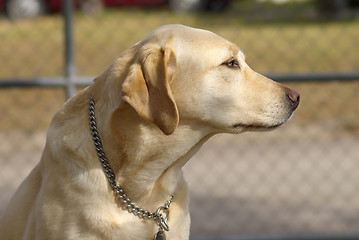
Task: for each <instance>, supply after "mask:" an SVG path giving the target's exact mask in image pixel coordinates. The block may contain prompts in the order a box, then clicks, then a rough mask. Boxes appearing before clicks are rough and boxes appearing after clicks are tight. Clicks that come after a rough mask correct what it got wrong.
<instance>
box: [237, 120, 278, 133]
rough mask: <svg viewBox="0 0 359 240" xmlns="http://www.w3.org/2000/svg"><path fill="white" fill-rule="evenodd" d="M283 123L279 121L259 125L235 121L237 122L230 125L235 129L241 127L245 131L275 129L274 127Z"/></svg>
mask: <svg viewBox="0 0 359 240" xmlns="http://www.w3.org/2000/svg"><path fill="white" fill-rule="evenodd" d="M283 123H284V122H283ZM283 123H279V124H276V125H260V124H243V123H237V124H234V125H233V126H232V127H233V128H235V129H239V128H241V129H244V130H245V131H267V130H272V129H275V128H277V127H279V126H281V125H283Z"/></svg>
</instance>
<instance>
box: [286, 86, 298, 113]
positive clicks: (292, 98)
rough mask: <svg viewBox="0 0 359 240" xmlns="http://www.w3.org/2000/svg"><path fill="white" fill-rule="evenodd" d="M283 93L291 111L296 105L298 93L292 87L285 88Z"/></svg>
mask: <svg viewBox="0 0 359 240" xmlns="http://www.w3.org/2000/svg"><path fill="white" fill-rule="evenodd" d="M284 91H285V93H286V94H287V97H288V98H289V100H290V103H291V106H292V109H293V111H294V110H295V109H296V108H297V107H298V105H299V101H300V94H299V92H297V91H296V90H294V89H290V88H285V89H284Z"/></svg>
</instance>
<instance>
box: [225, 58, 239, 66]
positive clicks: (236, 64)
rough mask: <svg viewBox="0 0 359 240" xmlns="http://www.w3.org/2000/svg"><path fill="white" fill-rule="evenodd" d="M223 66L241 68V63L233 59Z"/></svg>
mask: <svg viewBox="0 0 359 240" xmlns="http://www.w3.org/2000/svg"><path fill="white" fill-rule="evenodd" d="M222 65H225V66H227V67H229V68H239V63H238V61H237V60H236V59H231V60H229V61H226V62H224V63H222Z"/></svg>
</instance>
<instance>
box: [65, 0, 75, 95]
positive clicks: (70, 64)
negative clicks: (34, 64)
mask: <svg viewBox="0 0 359 240" xmlns="http://www.w3.org/2000/svg"><path fill="white" fill-rule="evenodd" d="M73 5H74V3H73V0H64V1H63V13H64V26H65V27H64V36H65V77H66V97H67V98H70V97H71V96H73V95H75V93H76V85H75V83H74V78H75V76H76V66H75V60H74V44H73V34H72V33H73V30H72V24H73V20H72V17H73Z"/></svg>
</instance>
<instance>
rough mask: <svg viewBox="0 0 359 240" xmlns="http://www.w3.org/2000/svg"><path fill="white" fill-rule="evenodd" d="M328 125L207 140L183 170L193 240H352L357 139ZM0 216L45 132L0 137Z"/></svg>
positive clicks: (357, 222)
mask: <svg viewBox="0 0 359 240" xmlns="http://www.w3.org/2000/svg"><path fill="white" fill-rule="evenodd" d="M337 128H338V126H336V125H335V124H334V123H321V124H317V125H313V126H311V127H305V126H300V125H298V124H296V123H294V122H290V123H288V124H287V125H285V126H284V127H282V128H280V129H277V130H275V131H272V132H268V133H245V134H242V135H239V136H233V135H225V134H224V135H219V136H215V137H213V138H212V139H211V140H210V141H209V142H208V143H206V144H205V146H204V147H203V148H202V149H201V150H200V151H199V152H198V154H197V155H195V157H194V158H193V159H191V161H190V162H189V163H188V164H187V165H186V166H185V169H184V172H185V177H186V179H187V181H188V184H189V186H190V193H191V201H190V207H191V216H192V230H191V234H192V235H193V236H199V235H213V234H214V235H251V234H255V235H263V234H264V235H266V234H302V233H305V234H308V233H326V234H328V233H329V234H331V233H333V234H348V233H355V232H359V215H358V212H359V200H358V199H359V192H358V190H357V189H358V188H357V187H358V185H359V165H358V164H359V148H358V146H359V137H358V136H355V135H351V134H350V133H343V132H340V133H339V132H338V131H337ZM0 137H1V139H3V141H2V143H1V144H0V166H1V168H0V192H1V195H0V213H1V212H2V211H3V210H4V208H5V206H6V204H7V203H8V201H9V199H10V197H11V196H12V195H13V193H14V191H15V189H16V188H17V187H18V185H19V184H20V183H21V181H22V180H23V179H24V178H25V176H26V175H27V174H28V173H29V171H31V169H32V168H33V167H34V166H35V165H36V164H37V162H38V161H39V159H40V156H41V151H42V149H43V146H44V143H45V137H46V133H45V132H20V131H11V132H1V133H0Z"/></svg>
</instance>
